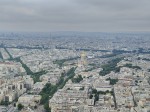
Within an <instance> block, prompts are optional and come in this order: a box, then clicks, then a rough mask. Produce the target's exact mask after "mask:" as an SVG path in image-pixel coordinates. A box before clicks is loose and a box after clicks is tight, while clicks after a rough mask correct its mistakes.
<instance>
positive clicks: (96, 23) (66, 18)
mask: <svg viewBox="0 0 150 112" xmlns="http://www.w3.org/2000/svg"><path fill="white" fill-rule="evenodd" d="M149 6H150V1H149V0H59V1H58V0H0V30H2V31H3V30H9V31H69V30H71V31H99V32H103V31H105V32H107V31H108V32H111V31H118V32H120V31H149V30H150V22H149V20H150V14H149V12H148V11H149V10H150V7H149Z"/></svg>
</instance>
